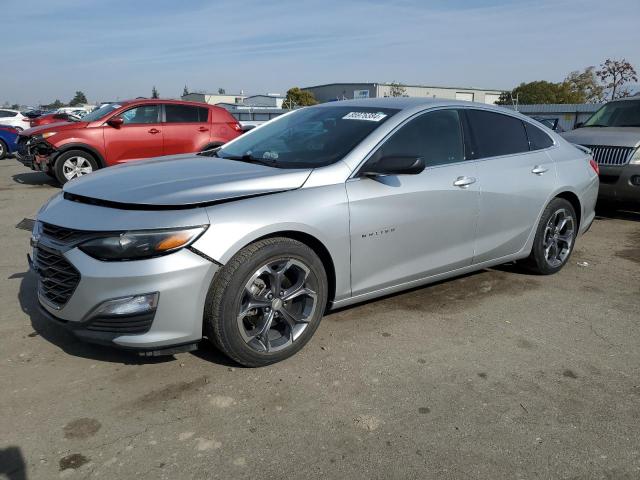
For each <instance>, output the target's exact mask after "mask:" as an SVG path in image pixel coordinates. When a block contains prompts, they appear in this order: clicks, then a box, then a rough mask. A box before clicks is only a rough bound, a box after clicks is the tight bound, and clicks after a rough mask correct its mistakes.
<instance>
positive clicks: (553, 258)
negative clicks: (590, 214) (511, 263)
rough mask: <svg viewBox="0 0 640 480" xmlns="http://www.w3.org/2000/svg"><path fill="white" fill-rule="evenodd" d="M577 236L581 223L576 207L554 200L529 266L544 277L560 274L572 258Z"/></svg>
mask: <svg viewBox="0 0 640 480" xmlns="http://www.w3.org/2000/svg"><path fill="white" fill-rule="evenodd" d="M577 234H578V221H577V217H576V212H575V210H574V209H573V206H572V205H571V203H569V202H568V201H567V200H565V199H563V198H554V199H553V200H552V201H551V202H550V203H549V205H547V208H545V210H544V212H543V214H542V217H541V218H540V223H539V224H538V229H537V231H536V237H535V239H534V241H533V247H532V249H531V255H529V258H528V259H527V261H526V265H527V266H528V267H529V268H530V269H531V270H533V271H534V272H536V273H539V274H542V275H550V274H552V273H556V272H558V271H560V269H562V267H564V265H565V264H566V263H567V261H568V260H569V257H570V256H571V252H572V251H573V247H574V245H575V240H576V236H577Z"/></svg>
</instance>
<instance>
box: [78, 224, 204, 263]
mask: <svg viewBox="0 0 640 480" xmlns="http://www.w3.org/2000/svg"><path fill="white" fill-rule="evenodd" d="M206 229H207V226H200V227H188V228H178V229H176V228H172V229H166V230H146V231H145V230H142V231H132V232H124V233H121V234H120V235H113V236H109V237H102V238H95V239H93V240H89V241H87V242H85V243H83V244H81V245H80V246H79V248H80V250H82V251H83V252H84V253H86V254H87V255H91V256H92V257H94V258H97V259H98V260H105V261H114V260H138V259H142V258H151V257H157V256H160V255H165V254H167V253H171V252H175V251H176V250H180V249H181V248H184V247H186V246H188V245H190V244H191V243H193V242H194V241H195V240H196V239H197V238H198V237H199V236H200V235H202V233H203V232H204V231H205V230H206Z"/></svg>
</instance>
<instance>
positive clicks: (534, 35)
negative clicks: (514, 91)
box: [0, 0, 640, 105]
mask: <svg viewBox="0 0 640 480" xmlns="http://www.w3.org/2000/svg"><path fill="white" fill-rule="evenodd" d="M0 11H2V17H3V22H2V23H3V33H4V35H2V37H3V46H4V48H2V53H1V55H0V58H1V59H2V61H0V103H4V102H5V101H8V102H9V103H11V104H13V103H20V104H24V105H37V104H41V103H49V102H51V101H53V100H55V99H60V100H62V101H69V100H70V99H71V98H72V97H73V95H74V93H75V91H76V90H81V91H83V92H84V93H85V94H86V95H87V97H88V99H89V101H92V102H98V101H105V100H119V99H120V100H122V99H125V98H132V97H137V96H150V95H151V89H152V87H153V86H154V85H155V86H156V88H157V89H158V91H159V93H160V96H161V97H166V98H172V97H173V98H177V97H179V96H180V95H181V94H182V90H183V88H184V86H185V85H187V86H188V88H189V89H190V90H192V91H194V90H199V91H208V92H215V91H217V90H218V88H224V89H225V90H226V91H227V93H239V92H240V91H241V90H242V91H244V92H245V93H249V94H258V93H284V92H286V90H287V89H288V88H290V87H292V86H300V87H304V86H311V85H319V84H323V83H333V82H340V83H342V82H390V81H397V82H401V83H404V84H422V85H431V86H455V87H478V88H487V89H489V88H490V89H504V90H510V89H511V88H513V87H514V86H516V85H517V84H518V83H520V82H527V81H533V80H549V81H561V80H562V79H563V78H564V77H565V76H566V75H567V74H568V73H569V72H571V71H573V70H579V69H583V68H584V67H587V66H589V65H596V66H597V65H598V64H600V63H601V62H602V61H603V60H605V59H606V58H609V57H611V58H622V57H625V58H626V59H627V60H628V61H630V62H631V63H632V64H634V65H635V66H636V68H637V69H638V70H639V71H640V48H638V45H640V28H639V27H638V24H639V23H640V22H639V21H640V1H639V0H606V1H605V0H584V1H580V0H575V1H569V0H535V1H531V0H512V1H507V0H476V1H472V0H434V1H429V0H352V1H349V0H322V1H306V0H296V1H293V0H281V1H271V2H270V1H265V0H262V1H259V0H233V1H227V0H222V1H205V0H149V1H148V0H108V1H104V0H102V1H98V0H0Z"/></svg>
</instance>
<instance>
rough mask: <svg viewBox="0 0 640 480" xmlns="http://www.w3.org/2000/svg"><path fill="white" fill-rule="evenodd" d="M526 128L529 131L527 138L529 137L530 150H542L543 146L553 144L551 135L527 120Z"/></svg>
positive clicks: (547, 146)
mask: <svg viewBox="0 0 640 480" xmlns="http://www.w3.org/2000/svg"><path fill="white" fill-rule="evenodd" d="M524 128H525V130H526V131H527V138H528V139H529V150H542V149H543V148H549V147H550V146H552V145H553V140H551V137H550V136H549V135H547V134H546V133H544V132H543V131H542V130H541V129H539V128H538V127H536V126H534V125H531V124H530V123H527V122H525V123H524Z"/></svg>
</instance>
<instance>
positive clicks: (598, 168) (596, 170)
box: [589, 158, 600, 175]
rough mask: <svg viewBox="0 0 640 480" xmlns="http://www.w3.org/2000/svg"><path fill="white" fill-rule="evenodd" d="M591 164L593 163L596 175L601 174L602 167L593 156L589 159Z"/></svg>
mask: <svg viewBox="0 0 640 480" xmlns="http://www.w3.org/2000/svg"><path fill="white" fill-rule="evenodd" d="M589 165H591V168H593V170H594V171H595V172H596V175H600V167H599V166H598V163H597V162H596V161H595V160H594V159H593V158H590V159H589Z"/></svg>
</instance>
